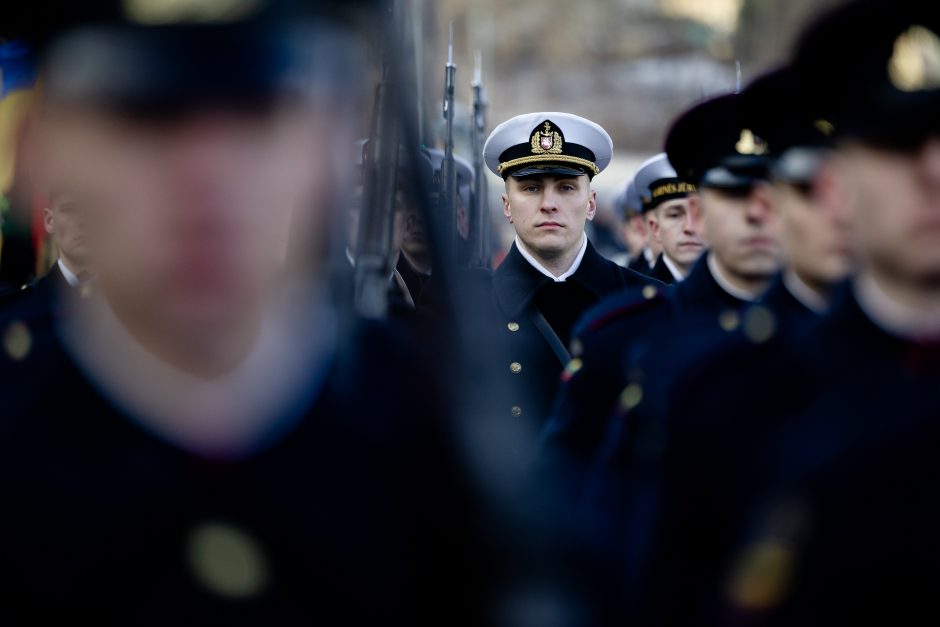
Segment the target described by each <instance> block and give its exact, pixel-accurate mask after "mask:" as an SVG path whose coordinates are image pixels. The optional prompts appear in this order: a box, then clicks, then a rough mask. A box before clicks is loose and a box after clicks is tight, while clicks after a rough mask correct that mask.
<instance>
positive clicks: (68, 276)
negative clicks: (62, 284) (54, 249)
mask: <svg viewBox="0 0 940 627" xmlns="http://www.w3.org/2000/svg"><path fill="white" fill-rule="evenodd" d="M56 264H57V265H58V266H59V272H61V273H62V276H64V277H65V281H66V283H68V284H69V287H78V286H79V285H80V284H81V281H79V280H78V276H76V275H75V273H74V272H72V271H71V270H69V269H68V266H66V265H65V262H64V261H62V257H59V259H58V261H56Z"/></svg>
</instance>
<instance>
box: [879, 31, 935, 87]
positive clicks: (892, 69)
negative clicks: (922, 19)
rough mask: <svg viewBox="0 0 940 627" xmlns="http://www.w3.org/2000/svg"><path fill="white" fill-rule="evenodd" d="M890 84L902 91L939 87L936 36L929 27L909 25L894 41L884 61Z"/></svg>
mask: <svg viewBox="0 0 940 627" xmlns="http://www.w3.org/2000/svg"><path fill="white" fill-rule="evenodd" d="M888 77H889V78H890V79H891V84H892V85H894V86H895V87H897V88H898V89H900V90H901V91H905V92H915V91H926V90H930V89H937V88H938V87H940V38H938V37H937V34H936V33H934V32H933V31H932V30H930V29H929V28H925V27H923V26H911V27H910V28H909V29H907V30H906V31H904V33H902V34H901V35H900V36H899V37H898V38H897V39H895V40H894V53H893V54H892V55H891V59H889V60H888Z"/></svg>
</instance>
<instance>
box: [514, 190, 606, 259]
mask: <svg viewBox="0 0 940 627" xmlns="http://www.w3.org/2000/svg"><path fill="white" fill-rule="evenodd" d="M596 211H597V204H596V199H595V193H594V192H593V191H592V190H591V182H590V180H589V179H588V177H587V176H586V175H582V176H574V177H565V178H556V177H554V176H527V177H524V178H515V177H512V176H510V177H508V178H507V179H506V193H505V194H503V214H504V215H505V216H506V217H507V218H509V220H510V222H512V225H513V227H514V228H515V229H516V234H517V235H518V236H519V239H520V240H522V243H523V244H525V246H526V248H527V249H529V251H531V252H532V253H534V254H536V255H538V256H541V257H543V258H546V259H551V258H555V257H558V256H561V255H564V254H566V253H568V252H570V251H571V250H573V249H574V248H576V247H578V246H580V245H581V241H582V236H583V234H584V225H585V223H586V222H587V221H588V220H593V219H594V214H595V212H596Z"/></svg>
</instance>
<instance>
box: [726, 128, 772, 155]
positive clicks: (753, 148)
mask: <svg viewBox="0 0 940 627" xmlns="http://www.w3.org/2000/svg"><path fill="white" fill-rule="evenodd" d="M734 149H735V150H737V151H738V154H740V155H763V154H767V142H765V141H764V140H763V139H761V138H760V137H758V136H757V135H755V134H754V133H752V132H751V129H749V128H746V129H744V130H743V131H741V137H740V138H739V139H738V143H736V144H735V145H734Z"/></svg>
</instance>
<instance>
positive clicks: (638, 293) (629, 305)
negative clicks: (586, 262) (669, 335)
mask: <svg viewBox="0 0 940 627" xmlns="http://www.w3.org/2000/svg"><path fill="white" fill-rule="evenodd" d="M668 291H669V288H666V287H657V286H655V285H652V284H650V285H645V286H643V287H642V288H641V289H638V290H630V291H628V292H625V293H622V294H617V295H616V296H613V297H611V298H606V299H604V300H603V301H601V302H600V303H598V304H597V305H595V306H594V307H592V308H591V309H589V310H588V311H587V313H585V314H584V316H583V317H582V318H581V321H580V322H579V323H578V324H577V326H575V329H574V334H573V337H581V336H583V335H584V334H586V333H594V332H596V331H598V330H599V329H601V328H603V327H605V326H607V325H608V324H610V323H611V322H613V321H615V320H619V319H621V318H624V317H626V316H630V315H633V314H634V313H637V312H640V311H645V310H647V309H650V308H651V307H654V306H656V305H659V304H660V303H662V302H664V301H665V300H666V296H667V293H668Z"/></svg>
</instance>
